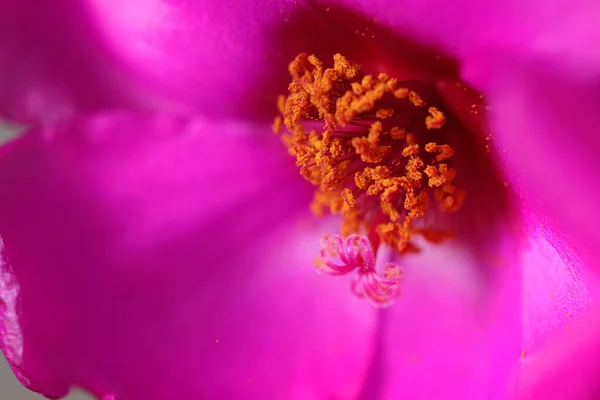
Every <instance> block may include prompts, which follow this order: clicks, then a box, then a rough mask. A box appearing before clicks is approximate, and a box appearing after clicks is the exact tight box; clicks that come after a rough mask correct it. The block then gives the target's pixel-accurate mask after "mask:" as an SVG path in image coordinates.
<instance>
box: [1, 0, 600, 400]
mask: <svg viewBox="0 0 600 400" xmlns="http://www.w3.org/2000/svg"><path fill="white" fill-rule="evenodd" d="M0 4H1V5H2V8H0V11H2V12H1V13H0V73H1V75H2V77H3V80H2V82H1V83H0V112H1V113H2V114H4V115H5V116H6V117H7V118H9V119H12V120H14V121H18V122H22V123H25V124H27V125H28V126H29V127H30V129H29V130H28V132H27V133H26V134H24V135H22V136H21V137H19V138H17V139H15V140H13V141H12V142H9V143H7V144H5V145H3V146H2V147H0V187H2V188H3V189H2V191H1V192H0V236H1V237H2V243H3V249H2V255H3V262H2V264H1V267H0V348H2V350H3V352H4V354H5V356H6V357H7V359H8V361H9V363H10V364H11V366H12V368H13V370H14V372H15V374H16V375H17V376H18V377H19V379H20V380H21V382H22V383H23V384H24V385H25V386H26V387H28V388H30V389H31V390H34V391H38V392H40V393H43V394H44V395H46V396H48V397H50V398H58V397H61V396H63V395H65V394H66V393H67V392H68V390H69V388H70V387H71V386H79V387H82V388H85V389H87V390H89V391H90V392H92V393H93V394H95V395H97V397H98V398H105V399H111V398H114V397H112V396H115V397H116V398H118V399H120V400H122V399H197V398H209V399H221V398H222V399H232V398H233V399H237V398H240V399H247V398H250V399H254V398H256V399H288V398H289V399H330V398H335V399H354V398H364V399H378V398H382V399H397V398H417V399H436V398H440V399H442V398H443V399H449V398H450V399H454V398H456V399H465V398H467V399H469V398H470V399H482V398H512V397H514V396H515V395H519V396H522V397H524V398H526V397H527V396H529V397H530V398H551V396H557V395H566V396H567V398H573V397H568V396H574V395H578V396H579V398H585V396H588V397H589V396H593V393H592V391H593V390H594V389H595V388H594V387H593V385H592V382H593V381H592V379H593V374H591V373H590V372H589V371H596V370H597V369H594V368H597V367H596V365H595V363H594V360H593V358H591V359H590V357H589V356H585V357H584V356H582V354H583V353H585V352H586V350H587V349H590V348H591V349H593V350H594V351H596V347H597V344H596V342H597V339H598V338H597V337H596V336H597V335H596V334H595V333H596V331H597V329H595V327H596V326H597V325H596V324H594V325H592V326H593V327H594V328H593V329H592V330H591V331H590V329H591V328H589V327H584V328H587V329H585V332H584V329H583V328H581V329H566V328H570V327H571V325H572V324H573V325H574V326H575V324H576V323H575V322H571V321H572V320H574V319H575V317H577V316H579V315H582V314H586V312H587V311H588V309H589V308H590V303H592V300H591V299H592V297H593V295H594V289H595V286H596V282H595V278H594V276H593V273H592V272H590V273H587V272H585V271H584V270H583V267H582V265H583V264H585V265H586V267H590V268H596V263H595V259H596V258H595V255H596V252H597V251H598V250H597V249H598V248H599V246H598V243H597V241H598V240H599V239H598V238H600V236H599V235H597V234H596V232H595V225H596V224H595V221H597V220H598V211H597V207H596V201H597V199H598V195H597V193H596V190H595V186H594V185H593V182H594V178H595V176H594V173H595V170H594V169H593V168H592V166H593V160H594V158H593V155H594V154H595V149H596V146H595V145H593V144H592V143H594V142H593V141H595V140H597V139H595V138H596V137H597V135H595V133H596V131H597V129H598V128H597V127H598V126H600V121H598V118H600V117H598V115H597V112H596V110H597V108H598V105H599V104H598V103H599V101H600V99H598V96H597V94H596V93H597V89H598V82H599V76H598V71H600V69H599V67H600V53H599V52H598V51H597V50H596V47H597V46H594V43H598V40H599V39H600V30H599V29H598V28H597V22H596V21H597V20H598V16H599V14H600V6H598V4H596V2H595V1H592V0H576V1H565V0H556V1H553V2H551V3H548V2H544V3H541V2H538V1H536V0H529V1H526V2H523V1H521V0H509V1H507V2H495V1H491V0H482V1H480V2H469V1H465V0H457V1H454V2H440V1H433V0H428V1H425V2H420V3H419V2H406V1H398V0H396V1H391V0H371V1H358V0H344V1H342V0H337V1H336V0H328V1H320V0H313V1H304V2H303V1H299V0H290V1H285V0H236V1H223V0H220V1H186V0H181V1H168V2H167V1H164V0H150V1H146V0H145V1H139V0H123V1H119V2H111V1H104V0H90V1H86V2H77V3H76V4H74V3H73V2H70V1H66V0H56V1H54V2H52V3H49V2H46V1H36V0H20V1H13V0H3V1H1V2H0ZM303 51H306V52H309V53H315V54H316V55H317V56H319V57H320V58H321V59H322V60H324V61H325V62H328V61H329V60H331V57H332V56H333V55H334V54H337V53H342V54H344V55H345V56H346V57H348V59H350V60H352V61H355V62H357V63H359V64H361V65H362V68H363V71H365V72H366V73H372V74H376V73H378V72H380V71H383V72H386V73H388V74H389V76H392V77H395V78H398V79H399V80H400V81H403V82H406V81H410V82H417V86H418V85H421V84H423V85H425V86H424V87H425V88H426V90H425V92H426V94H427V95H428V96H424V97H425V98H426V101H428V102H429V101H432V100H431V99H437V100H436V101H438V102H439V103H440V104H442V105H443V106H444V107H445V108H444V111H445V115H446V118H447V119H448V121H449V122H448V126H447V128H448V129H449V130H448V131H447V132H448V133H447V138H448V139H449V140H450V141H451V144H452V147H453V149H454V150H455V151H456V154H455V155H454V156H453V160H454V161H453V163H454V164H453V167H455V168H456V170H457V171H458V172H457V178H456V182H457V184H460V185H462V186H461V187H462V188H464V189H465V190H466V193H467V197H466V200H465V203H464V205H463V206H462V207H461V208H460V209H459V210H458V211H457V212H456V213H453V214H436V213H435V212H433V213H432V214H428V215H429V217H428V216H425V217H424V218H425V219H424V220H425V221H428V224H431V225H434V226H435V227H437V228H440V229H441V228H444V229H446V228H447V229H450V230H451V231H452V232H453V233H454V234H455V235H456V238H455V239H452V240H446V241H442V242H440V243H431V242H427V241H422V242H421V243H420V247H421V252H420V253H418V254H402V255H400V254H399V253H398V251H396V250H394V249H388V248H387V247H386V246H383V245H382V246H375V248H373V249H371V247H370V246H369V245H368V243H367V242H366V241H365V240H368V242H369V243H371V244H373V242H374V240H373V237H370V238H367V236H368V235H367V236H364V235H359V236H351V237H349V238H343V239H342V238H341V237H337V236H329V237H327V236H326V237H325V239H324V241H325V244H326V245H327V246H325V247H323V248H321V246H320V243H319V240H320V237H321V234H323V233H329V234H335V233H336V232H337V231H339V229H340V225H339V220H338V219H335V218H317V217H314V216H312V215H311V213H310V211H309V206H308V205H309V203H310V200H311V196H312V194H313V193H314V191H315V189H314V187H313V186H311V185H309V184H307V183H306V182H305V181H304V180H303V179H302V178H301V177H300V176H299V174H298V169H297V168H296V167H295V166H294V165H293V164H294V163H293V161H291V159H290V157H289V155H288V154H286V150H285V146H283V145H282V144H281V141H280V140H279V139H278V138H277V137H276V136H275V135H273V134H272V133H271V123H272V118H273V116H274V114H275V112H276V111H275V102H276V99H277V96H278V95H280V94H282V93H284V92H285V90H286V87H287V84H288V83H289V76H288V71H287V68H286V67H287V65H288V63H289V62H290V60H292V59H293V58H294V57H295V56H296V55H297V54H299V53H301V52H303ZM460 81H462V82H460ZM457 84H459V86H457ZM479 93H481V94H482V95H483V96H484V97H485V103H484V102H482V101H481V99H480V98H479ZM429 95H430V96H429ZM436 104H437V103H436ZM486 105H487V106H488V107H489V110H486ZM411 115H412V114H411ZM421 129H422V130H424V129H423V128H422V125H421ZM363 133H364V132H363ZM365 134H366V133H365ZM440 168H441V167H440ZM427 218H429V219H427ZM569 243H571V244H573V248H576V249H577V250H578V252H575V251H574V250H572V248H571V246H570V245H569ZM328 246H329V247H328ZM392 247H393V246H392ZM332 249H337V250H336V251H331V250H332ZM386 250H390V253H389V254H387V257H386V254H385V251H386ZM320 251H321V255H322V261H323V264H321V267H323V268H324V271H325V272H328V273H331V274H338V273H342V272H347V273H348V274H346V275H348V276H349V279H345V278H340V279H332V278H329V277H325V276H321V275H318V274H315V271H314V268H313V267H312V263H313V259H314V258H315V256H316V255H317V254H318V253H319V252H320ZM375 251H377V254H375ZM376 256H377V258H375V257H376ZM382 259H383V260H382ZM580 260H583V261H584V262H582V261H580ZM387 261H389V262H390V263H392V264H393V265H389V266H388V270H387V274H384V273H383V271H382V270H381V269H380V267H381V266H382V265H383V264H385V262H387ZM400 269H401V273H402V276H401V275H400V272H399V271H400ZM356 276H358V277H359V278H355V277H356ZM363 278H364V279H363ZM353 279H354V280H353ZM352 289H353V290H352ZM352 292H354V295H353V294H352ZM355 295H359V296H361V297H364V298H367V299H368V300H371V302H375V303H376V304H379V305H381V304H382V303H386V304H387V303H390V302H392V301H393V300H395V303H394V304H393V305H392V306H390V307H388V308H386V309H381V308H376V307H373V306H372V305H371V304H369V302H366V301H362V300H359V299H357V298H356V297H357V296H355ZM592 315H593V314H592ZM590 318H593V317H590ZM590 321H591V322H593V321H594V319H590ZM565 329H566V330H567V331H568V332H567V334H573V335H579V336H576V337H577V338H584V339H585V340H583V339H582V340H578V341H577V342H576V344H582V345H583V346H585V347H579V346H570V347H569V346H568V344H569V343H570V344H571V345H572V344H573V340H572V339H571V338H570V335H568V337H567V338H566V339H565V341H560V338H557V336H556V332H558V331H564V330H565ZM550 339H552V340H558V343H559V344H560V345H559V346H553V347H551V350H546V349H545V346H548V343H555V342H553V341H550ZM593 354H596V353H593ZM565 359H568V360H575V362H577V363H578V364H577V365H578V366H579V368H578V369H577V371H583V372H585V373H583V372H582V373H581V374H573V373H571V372H570V371H566V372H565V371H564V370H563V369H561V367H560V364H559V362H560V361H562V360H565ZM555 363H556V364H555ZM540 365H541V366H542V367H540ZM555 376H560V377H563V378H564V379H562V380H556V379H552V378H553V377H555ZM585 379H587V380H585ZM580 382H582V383H583V384H584V385H583V386H581V387H579V386H577V384H578V383H580ZM548 388H550V389H548ZM540 395H542V396H543V397H539V396H540ZM103 396H105V397H103ZM557 398H559V397H557ZM563 398H564V397H563Z"/></svg>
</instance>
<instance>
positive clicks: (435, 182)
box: [273, 54, 465, 304]
mask: <svg viewBox="0 0 600 400" xmlns="http://www.w3.org/2000/svg"><path fill="white" fill-rule="evenodd" d="M289 71H290V75H291V76H292V82H291V83H290V85H289V94H288V95H287V96H282V97H280V98H279V99H278V101H277V108H278V109H279V111H280V114H281V115H279V116H278V117H276V118H275V120H274V124H273V130H274V131H275V132H276V133H278V134H281V136H282V140H283V142H284V144H285V145H286V146H287V147H288V151H289V153H290V155H292V156H294V157H295V158H296V165H297V166H298V167H299V169H300V173H301V175H302V176H303V177H305V178H306V179H307V180H308V181H309V182H311V183H312V184H314V185H315V187H316V190H315V196H314V200H313V202H312V204H311V209H312V211H313V212H314V213H315V214H316V215H325V214H327V213H331V214H339V215H340V216H341V218H342V223H341V233H342V235H343V236H344V237H342V236H337V235H334V236H327V237H326V238H325V239H324V240H323V249H322V251H321V256H320V261H319V265H320V268H321V270H323V271H325V272H326V273H329V274H330V275H337V274H342V273H347V272H350V271H351V270H354V269H358V271H359V273H358V275H357V277H356V279H355V280H354V283H353V285H352V287H353V292H354V293H355V294H356V295H357V296H359V297H363V298H366V299H368V300H369V301H371V302H373V303H376V304H387V303H388V302H389V301H391V299H392V298H394V297H396V296H397V295H398V294H399V293H400V291H399V288H398V287H399V284H400V282H401V273H400V272H399V269H398V267H396V266H389V268H388V269H387V270H385V271H387V272H385V271H384V272H381V273H376V272H375V266H374V265H375V264H374V258H375V252H376V249H377V248H378V247H379V245H380V244H385V245H387V246H389V247H391V248H392V249H394V251H395V253H396V256H401V255H403V254H405V253H407V252H413V251H418V248H417V246H416V245H415V244H413V238H414V236H416V235H420V236H422V237H424V238H425V240H429V237H435V234H431V232H435V229H433V228H431V229H430V228H428V230H427V232H428V234H427V235H425V234H423V232H424V230H422V229H421V230H419V229H415V228H414V224H413V220H415V219H417V218H421V217H423V216H425V215H426V213H427V210H428V208H429V205H430V203H431V202H432V201H433V202H435V203H437V204H438V207H439V209H440V210H442V211H444V212H453V211H456V210H458V209H459V208H460V206H461V205H462V203H463V201H464V197H465V193H464V191H462V190H460V189H458V188H457V186H456V183H455V180H456V175H457V174H456V170H455V169H454V168H452V166H451V164H452V157H453V156H454V154H455V151H454V149H453V148H452V147H451V146H450V145H448V144H445V143H440V141H443V140H442V139H443V137H444V136H443V135H441V134H443V132H444V129H445V126H446V123H447V121H446V115H445V114H444V112H443V111H442V110H441V109H440V107H439V105H436V104H431V103H430V98H429V97H428V96H426V95H425V94H426V93H423V92H420V89H419V88H423V87H424V86H423V85H420V86H419V84H415V83H414V82H399V81H398V80H397V79H394V78H390V77H389V76H388V75H386V74H378V75H367V74H364V73H363V72H361V70H360V66H359V65H357V64H354V63H351V62H349V61H348V60H347V59H346V58H345V57H343V56H342V55H340V54H336V55H334V57H333V68H326V67H325V65H324V63H323V62H321V61H320V60H319V59H318V58H316V57H315V56H313V55H311V56H307V55H306V54H300V55H299V56H297V57H296V58H295V59H294V61H293V62H292V63H291V64H290V66H289ZM318 121H320V123H319V122H318ZM284 127H285V128H286V129H284ZM284 131H286V132H284ZM439 236H440V237H442V235H439ZM444 237H446V236H444ZM372 244H374V245H375V246H374V247H375V249H374V248H373V246H372Z"/></svg>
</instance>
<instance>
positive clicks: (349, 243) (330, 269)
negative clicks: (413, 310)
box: [318, 235, 403, 307]
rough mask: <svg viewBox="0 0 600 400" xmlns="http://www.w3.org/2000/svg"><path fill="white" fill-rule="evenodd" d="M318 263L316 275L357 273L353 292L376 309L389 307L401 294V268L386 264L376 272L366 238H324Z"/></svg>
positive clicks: (373, 255) (324, 236) (353, 282)
mask: <svg viewBox="0 0 600 400" xmlns="http://www.w3.org/2000/svg"><path fill="white" fill-rule="evenodd" d="M319 261H320V262H319V263H318V268H319V271H320V272H322V273H324V274H326V275H333V276H338V275H344V274H347V273H349V272H351V271H354V270H355V269H358V274H357V275H356V277H355V278H354V280H353V281H352V286H351V288H352V292H353V293H354V295H355V296H357V297H360V298H363V299H365V300H367V301H369V302H370V303H372V304H374V305H376V306H378V307H383V306H388V305H390V304H392V303H393V302H394V300H395V299H396V298H397V297H399V296H400V294H401V290H400V284H401V283H402V282H403V276H402V273H401V270H400V268H399V267H398V266H396V265H395V264H391V263H388V264H386V265H385V266H384V268H383V272H382V273H380V272H377V270H376V263H375V251H374V250H373V246H372V245H371V241H370V240H369V238H368V237H366V236H360V235H350V236H348V237H346V238H343V237H341V236H340V235H323V237H322V238H321V253H320V259H319Z"/></svg>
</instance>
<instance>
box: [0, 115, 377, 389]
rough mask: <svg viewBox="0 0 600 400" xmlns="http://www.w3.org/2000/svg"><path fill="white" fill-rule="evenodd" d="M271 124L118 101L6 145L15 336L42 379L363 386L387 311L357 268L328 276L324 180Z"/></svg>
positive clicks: (55, 383)
mask: <svg viewBox="0 0 600 400" xmlns="http://www.w3.org/2000/svg"><path fill="white" fill-rule="evenodd" d="M260 129H268V127H266V128H265V127H262V126H259V127H255V128H253V127H250V126H247V125H240V124H235V123H219V124H217V123H210V122H207V121H204V120H192V121H184V120H174V119H171V118H159V117H153V118H147V117H145V118H144V117H134V116H128V115H119V114H111V115H100V116H95V117H92V118H87V119H80V120H75V121H73V122H71V123H69V124H66V125H63V126H60V127H58V128H57V129H53V130H42V131H36V132H31V133H29V134H27V135H25V136H23V137H21V138H19V139H16V140H15V141H13V142H11V143H9V144H7V145H5V146H4V147H2V148H0V186H1V187H4V188H10V190H9V191H2V193H0V210H2V211H1V215H0V235H2V239H3V241H4V251H3V256H4V258H5V261H6V264H5V265H4V267H3V270H2V271H3V272H2V280H1V282H2V284H3V286H2V287H1V288H2V291H0V295H1V296H2V299H3V300H4V303H5V304H8V305H9V307H4V309H3V310H4V311H3V313H2V317H3V318H2V322H3V325H2V327H3V329H2V331H0V333H1V334H2V335H1V338H2V339H3V340H2V341H1V343H2V344H3V346H2V347H3V351H4V353H5V354H6V355H7V356H8V357H9V358H10V361H11V363H12V365H13V367H16V368H17V372H22V374H23V377H24V379H23V381H24V382H25V383H26V384H27V385H28V386H29V387H30V388H31V389H33V390H36V391H40V392H43V393H45V394H46V395H48V396H55V397H59V396H62V395H64V394H65V393H66V392H67V390H68V387H69V386H70V385H77V386H80V387H83V388H86V389H88V390H90V391H91V392H93V393H95V394H97V395H99V396H101V395H105V394H110V393H115V394H117V395H118V397H119V398H120V399H121V398H122V399H165V398H179V399H195V398H322V397H336V398H351V397H352V396H353V395H354V394H355V393H356V392H357V391H358V390H359V389H360V387H361V385H362V382H363V377H364V374H365V371H366V368H367V366H368V364H369V362H370V353H371V343H372V334H373V330H374V324H375V315H374V312H373V310H372V309H371V308H370V307H369V306H368V305H366V304H362V303H359V302H356V301H355V299H353V298H352V296H351V294H350V292H349V290H348V284H347V282H331V281H330V280H329V279H326V278H324V277H320V276H318V275H316V274H315V273H314V270H313V268H312V266H311V260H312V258H313V257H314V256H315V255H316V254H317V251H318V245H319V244H318V241H319V235H318V234H317V233H315V232H313V228H311V221H310V220H309V219H306V216H305V215H304V213H303V210H304V209H305V207H306V206H307V202H308V200H309V195H310V191H309V190H307V189H308V188H306V187H305V186H303V182H302V180H301V179H300V178H298V177H297V171H296V168H295V167H294V166H293V163H292V165H289V161H288V160H289V158H288V157H287V154H285V153H286V152H285V150H282V147H281V146H280V145H279V143H274V144H273V145H271V143H270V142H268V141H264V140H263V139H264V137H263V136H262V135H256V134H255V133H256V132H255V131H256V130H260ZM268 138H271V137H268ZM275 142H276V140H275ZM303 218H304V219H303ZM17 285H18V288H17ZM13 289H15V290H13ZM17 289H18V290H17ZM15 292H16V293H17V294H18V298H17V299H16V300H17V302H16V307H12V304H13V303H11V299H13V298H14V296H12V295H13V294H14V293H15ZM11 296H12V297H11ZM17 322H18V323H17ZM11 328H12V329H13V330H12V331H11V330H10V329H11ZM16 331H19V332H20V333H19V334H18V335H11V334H10V333H11V332H16ZM15 338H17V339H19V340H21V341H20V342H19V341H15V340H14V339H15ZM11 340H12V341H11ZM21 352H22V353H21Z"/></svg>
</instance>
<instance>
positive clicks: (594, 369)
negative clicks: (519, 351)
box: [518, 310, 600, 400]
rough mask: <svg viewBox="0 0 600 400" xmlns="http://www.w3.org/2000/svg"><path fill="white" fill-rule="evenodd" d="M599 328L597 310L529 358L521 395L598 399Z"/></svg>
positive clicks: (524, 399) (527, 398)
mask: <svg viewBox="0 0 600 400" xmlns="http://www.w3.org/2000/svg"><path fill="white" fill-rule="evenodd" d="M599 331H600V314H599V313H598V310H596V311H595V312H594V314H592V315H590V316H588V318H586V319H585V320H583V321H579V322H578V323H577V324H576V325H574V327H573V328H572V329H570V330H567V331H565V332H563V334H562V335H561V337H560V338H558V339H556V340H554V341H552V343H550V344H549V345H548V346H546V347H545V348H544V349H543V350H544V351H543V352H540V353H539V354H538V355H536V357H532V358H531V360H528V364H527V365H526V366H524V368H523V370H524V373H523V374H522V384H521V387H520V390H519V396H518V399H520V400H537V399H547V400H562V399H577V400H595V399H597V398H598V394H599V393H600V387H599V386H598V374H599V373H600V370H599V368H598V365H599V364H598V358H599V357H600V335H599V334H598V332H599Z"/></svg>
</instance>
